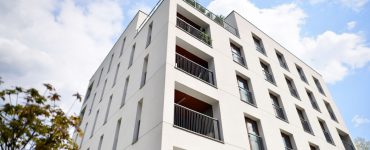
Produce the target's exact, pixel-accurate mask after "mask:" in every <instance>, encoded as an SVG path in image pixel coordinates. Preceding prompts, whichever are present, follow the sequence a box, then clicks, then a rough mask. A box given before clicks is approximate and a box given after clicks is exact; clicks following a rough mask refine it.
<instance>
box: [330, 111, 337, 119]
mask: <svg viewBox="0 0 370 150" xmlns="http://www.w3.org/2000/svg"><path fill="white" fill-rule="evenodd" d="M329 114H330V118H331V119H333V120H334V121H337V117H335V115H334V113H333V112H332V111H329Z"/></svg>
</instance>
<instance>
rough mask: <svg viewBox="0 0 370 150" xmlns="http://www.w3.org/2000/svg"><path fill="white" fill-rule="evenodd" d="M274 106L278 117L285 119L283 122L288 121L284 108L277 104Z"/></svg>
mask: <svg viewBox="0 0 370 150" xmlns="http://www.w3.org/2000/svg"><path fill="white" fill-rule="evenodd" d="M272 106H273V107H274V109H275V115H276V117H278V118H280V119H283V120H286V117H285V112H284V108H282V107H280V106H277V105H275V104H272Z"/></svg>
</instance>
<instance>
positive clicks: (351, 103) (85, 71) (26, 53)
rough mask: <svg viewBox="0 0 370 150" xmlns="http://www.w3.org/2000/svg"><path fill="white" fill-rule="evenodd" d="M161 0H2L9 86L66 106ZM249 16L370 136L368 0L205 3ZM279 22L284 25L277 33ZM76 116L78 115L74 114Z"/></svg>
mask: <svg viewBox="0 0 370 150" xmlns="http://www.w3.org/2000/svg"><path fill="white" fill-rule="evenodd" d="M156 2H157V0H145V1H144V0H135V1H134V0H90V1H85V0H78V1H72V0H50V1H41V0H40V1H32V2H30V1H18V0H14V1H7V0H0V18H2V22H1V23H0V76H2V77H3V80H4V81H5V82H6V84H7V86H11V85H23V86H26V87H29V86H37V87H40V85H41V84H42V83H44V82H48V83H52V84H53V85H54V86H55V87H57V90H58V91H59V92H60V93H61V95H62V96H63V99H64V101H62V102H61V106H62V108H64V109H66V110H67V109H69V108H70V107H72V113H76V114H77V113H78V112H79V109H80V106H81V104H75V105H72V103H73V98H72V96H69V95H72V94H73V93H74V92H76V91H79V92H81V93H84V92H85V91H86V88H87V84H88V81H89V79H90V77H91V75H92V74H93V73H94V72H95V70H96V68H97V67H98V65H99V64H100V63H101V61H102V60H103V58H104V57H105V56H106V54H107V53H108V51H109V50H110V49H111V47H112V46H113V44H114V42H115V41H116V39H117V37H118V36H119V35H120V34H121V32H122V31H123V30H124V28H125V26H126V25H127V23H128V22H130V21H131V19H132V17H133V16H134V14H135V13H136V12H137V11H138V10H139V9H141V10H143V11H144V12H149V11H150V10H151V8H152V7H153V6H154V5H155V3H156ZM199 2H200V3H201V4H203V5H204V6H206V7H207V8H209V9H210V10H211V11H213V12H215V13H217V14H222V15H224V16H226V15H227V14H228V13H229V12H230V11H231V10H233V9H235V10H236V11H237V12H239V13H240V14H242V15H243V16H245V17H246V18H247V19H248V20H250V21H251V22H252V23H254V24H255V25H257V26H258V27H259V28H260V29H262V30H263V31H265V32H266V33H267V34H269V35H270V36H272V37H273V38H274V39H276V40H277V41H278V42H279V43H281V44H282V45H283V46H285V47H286V48H288V49H289V50H290V51H292V52H293V53H294V54H296V55H297V56H298V57H300V58H301V59H303V60H304V61H305V62H306V63H308V64H309V65H310V66H312V67H314V68H315V69H316V70H318V71H319V72H320V73H321V74H322V75H323V77H324V79H325V80H326V82H327V84H328V86H329V89H330V91H331V94H332V96H333V97H334V100H335V101H336V104H337V106H338V107H339V109H340V111H341V113H342V115H343V117H344V119H345V121H346V125H347V127H348V128H349V130H350V132H351V134H352V136H353V137H359V136H360V137H365V138H367V139H368V140H370V130H369V128H370V109H369V108H368V107H369V106H370V91H369V89H370V31H369V29H370V20H369V19H368V18H370V4H369V0H293V1H288V0H274V1H261V0H200V1H199ZM277 27H279V30H277ZM72 113H71V114H72Z"/></svg>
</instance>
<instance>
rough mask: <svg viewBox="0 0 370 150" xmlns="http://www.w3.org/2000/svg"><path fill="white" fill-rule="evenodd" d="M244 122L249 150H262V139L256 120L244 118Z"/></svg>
mask: <svg viewBox="0 0 370 150" xmlns="http://www.w3.org/2000/svg"><path fill="white" fill-rule="evenodd" d="M245 124H246V126H247V131H248V137H249V145H250V148H251V150H264V147H263V139H262V137H261V136H260V132H259V130H258V124H257V122H256V121H254V120H252V119H249V118H245Z"/></svg>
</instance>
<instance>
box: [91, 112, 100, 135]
mask: <svg viewBox="0 0 370 150" xmlns="http://www.w3.org/2000/svg"><path fill="white" fill-rule="evenodd" d="M98 116H99V110H97V111H96V115H95V119H94V124H93V126H92V128H91V134H90V138H92V137H93V136H94V132H95V126H96V121H98Z"/></svg>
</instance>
